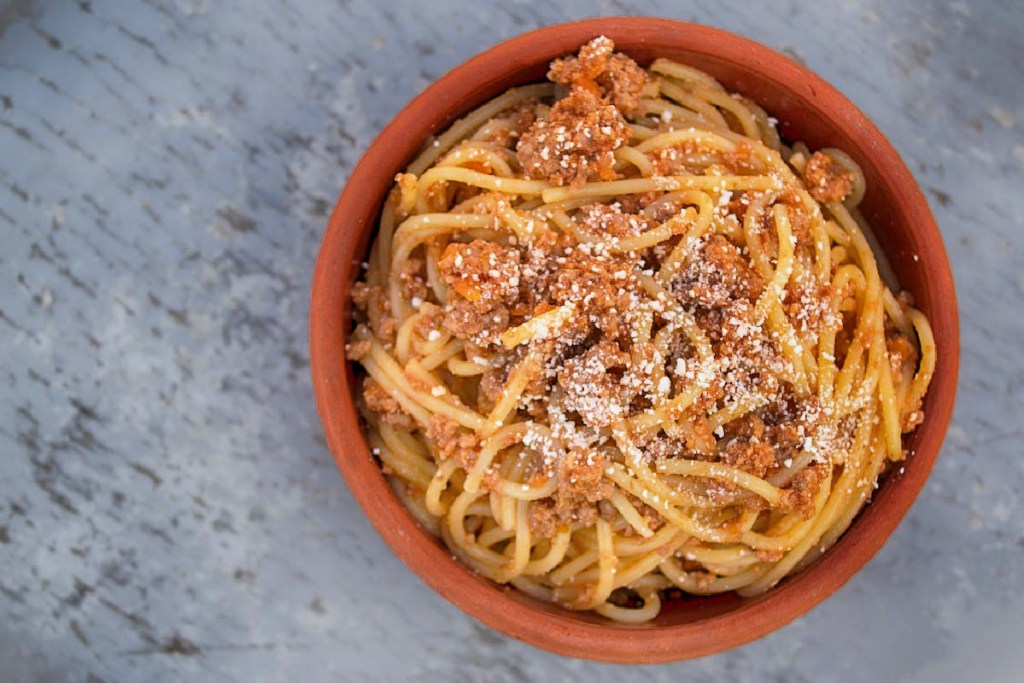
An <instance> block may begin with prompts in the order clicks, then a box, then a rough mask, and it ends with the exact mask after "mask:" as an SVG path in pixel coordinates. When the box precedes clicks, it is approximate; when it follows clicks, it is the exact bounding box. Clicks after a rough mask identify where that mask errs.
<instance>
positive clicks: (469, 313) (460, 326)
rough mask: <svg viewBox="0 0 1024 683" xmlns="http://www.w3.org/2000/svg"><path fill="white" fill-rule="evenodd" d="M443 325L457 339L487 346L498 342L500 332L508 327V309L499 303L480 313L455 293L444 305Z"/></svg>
mask: <svg viewBox="0 0 1024 683" xmlns="http://www.w3.org/2000/svg"><path fill="white" fill-rule="evenodd" d="M443 325H444V328H445V329H446V330H448V331H449V332H451V333H452V335H453V336H454V337H455V338H457V339H464V340H470V341H472V342H473V343H474V344H477V345H479V346H482V347H488V346H492V345H495V344H498V343H500V337H501V333H502V332H504V331H505V330H507V329H508V325H509V311H508V307H507V306H500V305H499V306H497V307H495V308H493V309H491V310H489V311H486V312H484V313H481V312H480V311H479V310H477V308H476V306H474V305H473V304H472V303H470V302H469V301H467V300H466V299H463V298H462V297H460V296H458V295H457V294H456V295H453V296H452V297H451V298H450V299H449V300H448V303H447V304H446V305H445V307H444V323H443Z"/></svg>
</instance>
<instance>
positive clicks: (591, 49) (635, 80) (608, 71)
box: [548, 36, 647, 114]
mask: <svg viewBox="0 0 1024 683" xmlns="http://www.w3.org/2000/svg"><path fill="white" fill-rule="evenodd" d="M548 78H549V79H551V80H552V81H554V82H555V83H561V84H562V85H566V86H570V87H584V88H591V89H593V88H594V86H596V87H597V89H598V90H599V91H600V92H601V94H602V95H604V96H605V97H607V98H608V99H609V100H610V101H611V103H612V104H614V105H615V106H616V107H618V108H619V109H620V110H621V111H622V112H623V113H626V114H629V113H632V112H634V111H636V109H637V108H638V107H639V105H640V95H641V93H642V92H643V89H644V87H645V86H646V85H647V73H646V72H645V71H644V70H643V69H642V68H640V66H639V65H638V64H637V63H636V62H634V61H633V60H632V59H630V58H629V57H627V56H626V55H624V54H622V53H618V52H615V43H613V42H612V41H611V40H609V39H608V38H605V37H604V36H600V37H597V38H594V39H593V40H591V41H590V42H589V43H587V44H586V45H584V46H583V47H581V48H580V51H579V55H578V56H577V57H566V58H565V59H556V60H555V61H554V62H552V63H551V70H550V71H549V72H548Z"/></svg>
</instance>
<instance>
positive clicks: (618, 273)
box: [550, 248, 640, 342]
mask: <svg viewBox="0 0 1024 683" xmlns="http://www.w3.org/2000/svg"><path fill="white" fill-rule="evenodd" d="M633 269H634V267H633V264H632V263H630V262H628V261H627V260H625V259H622V258H612V257H607V258H603V257H597V256H592V255H590V254H589V253H587V252H586V251H585V250H584V249H583V248H576V249H574V250H573V251H572V252H571V253H570V254H568V255H567V256H566V257H565V263H564V264H562V266H561V270H560V271H558V274H557V275H556V276H555V278H554V282H553V283H552V285H551V290H550V297H551V300H552V301H553V302H555V303H556V304H565V303H572V304H573V305H575V306H576V308H577V310H578V311H579V312H580V313H581V316H580V318H579V319H580V320H584V321H590V322H592V323H593V324H594V325H595V326H596V327H597V328H598V329H600V330H601V331H602V332H604V335H605V337H606V338H608V339H621V340H623V341H624V342H625V341H626V340H627V339H628V337H629V332H630V325H629V320H628V314H629V313H630V311H631V310H632V309H635V308H636V306H637V304H638V302H639V300H640V299H639V295H638V294H637V293H636V291H635V290H636V288H637V286H636V281H635V276H634V273H633Z"/></svg>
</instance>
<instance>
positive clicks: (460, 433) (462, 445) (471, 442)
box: [427, 415, 480, 469]
mask: <svg viewBox="0 0 1024 683" xmlns="http://www.w3.org/2000/svg"><path fill="white" fill-rule="evenodd" d="M427 438H428V439H430V440H431V441H433V442H434V447H435V448H437V452H438V455H439V456H440V458H441V460H448V459H450V458H455V460H456V462H458V463H459V466H460V467H462V468H464V469H469V468H470V467H472V466H473V463H474V462H476V457H477V451H478V450H479V447H480V440H479V439H478V438H477V437H476V435H474V434H473V433H472V432H470V431H468V430H466V429H463V428H461V427H460V426H459V424H458V423H457V422H455V420H453V419H451V418H450V417H446V416H444V415H434V416H433V417H431V418H430V424H428V425H427Z"/></svg>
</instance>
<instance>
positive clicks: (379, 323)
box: [352, 282, 398, 346]
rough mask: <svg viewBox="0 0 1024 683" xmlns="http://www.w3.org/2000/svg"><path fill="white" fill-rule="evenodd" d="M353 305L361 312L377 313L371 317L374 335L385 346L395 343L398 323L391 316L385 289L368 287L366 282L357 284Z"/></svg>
mask: <svg viewBox="0 0 1024 683" xmlns="http://www.w3.org/2000/svg"><path fill="white" fill-rule="evenodd" d="M352 304H353V305H354V306H355V307H356V310H359V311H363V312H367V311H376V312H377V314H378V315H376V316H370V328H371V329H372V330H373V335H374V336H375V337H377V339H380V340H381V341H382V342H383V343H384V345H385V346H388V345H390V344H391V342H393V341H394V339H395V333H396V332H397V331H398V323H397V322H396V321H395V319H394V318H393V317H391V315H390V313H391V304H390V303H389V302H388V295H387V292H385V291H384V288H383V287H379V286H377V285H368V284H366V283H365V282H357V283H355V284H354V285H352Z"/></svg>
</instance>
